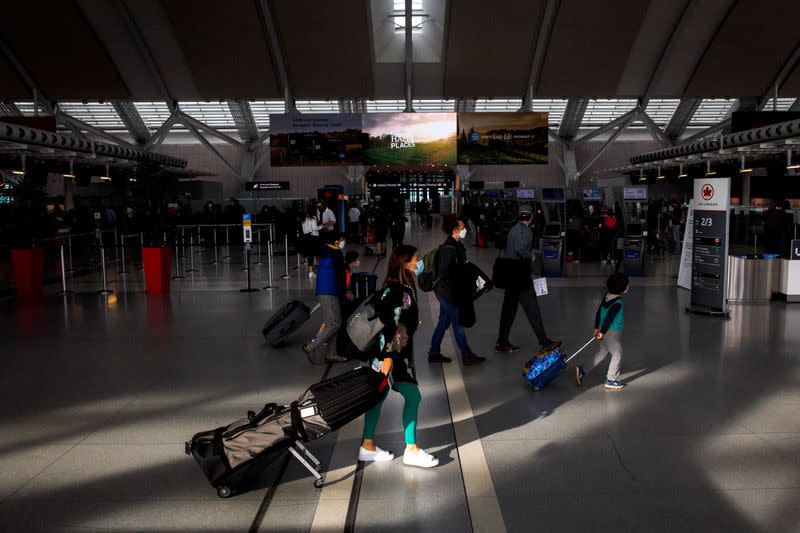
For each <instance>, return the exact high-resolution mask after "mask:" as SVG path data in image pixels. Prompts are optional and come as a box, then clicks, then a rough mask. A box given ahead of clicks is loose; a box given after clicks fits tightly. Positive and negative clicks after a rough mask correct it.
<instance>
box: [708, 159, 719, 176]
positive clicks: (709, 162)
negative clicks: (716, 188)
mask: <svg viewBox="0 0 800 533" xmlns="http://www.w3.org/2000/svg"><path fill="white" fill-rule="evenodd" d="M716 175H717V171H716V170H711V161H706V176H716Z"/></svg>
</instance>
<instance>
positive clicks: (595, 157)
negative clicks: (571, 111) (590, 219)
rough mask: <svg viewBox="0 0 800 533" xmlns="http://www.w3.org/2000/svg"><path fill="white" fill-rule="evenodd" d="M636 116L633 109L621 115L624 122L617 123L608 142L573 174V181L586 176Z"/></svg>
mask: <svg viewBox="0 0 800 533" xmlns="http://www.w3.org/2000/svg"><path fill="white" fill-rule="evenodd" d="M636 116H637V112H636V110H635V109H634V110H632V111H630V112H628V113H625V114H624V115H622V117H620V118H623V117H624V120H623V121H621V122H620V123H619V127H618V128H617V131H615V132H614V133H612V134H611V137H609V138H608V140H607V141H606V142H605V143H604V144H603V146H601V147H600V149H599V150H598V151H597V152H596V153H595V154H594V155H593V156H592V157H591V158H589V161H587V162H586V164H584V165H583V167H582V168H581V169H580V170H579V171H578V172H577V174H575V177H574V178H573V179H576V180H577V179H578V178H579V177H581V176H582V175H584V174H586V171H587V170H589V169H590V168H591V167H592V165H594V164H595V163H596V162H597V160H598V159H600V156H601V155H603V154H604V153H605V151H606V150H608V147H609V146H611V145H612V144H614V141H616V140H617V137H619V136H620V134H621V133H622V132H623V131H625V129H627V127H628V126H629V125H630V123H631V122H633V121H634V120H635V119H636Z"/></svg>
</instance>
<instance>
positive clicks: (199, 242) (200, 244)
mask: <svg viewBox="0 0 800 533" xmlns="http://www.w3.org/2000/svg"><path fill="white" fill-rule="evenodd" d="M194 253H195V254H197V255H200V254H202V253H203V239H202V236H201V234H200V224H198V225H197V250H195V251H194Z"/></svg>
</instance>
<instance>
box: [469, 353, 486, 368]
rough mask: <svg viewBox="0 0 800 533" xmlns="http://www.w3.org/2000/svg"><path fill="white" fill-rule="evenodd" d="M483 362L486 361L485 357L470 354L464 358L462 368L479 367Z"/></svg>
mask: <svg viewBox="0 0 800 533" xmlns="http://www.w3.org/2000/svg"><path fill="white" fill-rule="evenodd" d="M484 361H486V358H485V357H481V356H480V355H476V354H474V353H471V354H469V355H468V356H466V357H464V366H473V365H479V364H481V363H483V362H484Z"/></svg>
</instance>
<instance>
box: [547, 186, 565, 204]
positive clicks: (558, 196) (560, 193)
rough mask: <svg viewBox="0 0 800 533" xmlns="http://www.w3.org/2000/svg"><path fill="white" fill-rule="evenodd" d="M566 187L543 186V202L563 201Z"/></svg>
mask: <svg viewBox="0 0 800 533" xmlns="http://www.w3.org/2000/svg"><path fill="white" fill-rule="evenodd" d="M564 199H565V197H564V189H562V188H561V187H543V188H542V201H543V202H563V201H564Z"/></svg>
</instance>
